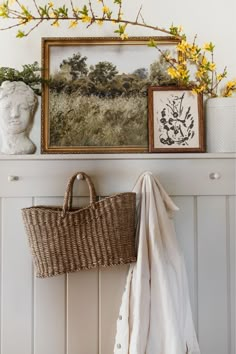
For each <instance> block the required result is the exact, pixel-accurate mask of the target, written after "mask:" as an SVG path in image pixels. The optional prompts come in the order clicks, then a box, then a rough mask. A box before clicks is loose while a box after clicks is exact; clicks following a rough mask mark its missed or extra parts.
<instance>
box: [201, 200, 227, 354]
mask: <svg viewBox="0 0 236 354" xmlns="http://www.w3.org/2000/svg"><path fill="white" fill-rule="evenodd" d="M197 207H198V257H199V258H198V274H199V281H198V284H199V293H198V295H199V299H198V304H199V316H198V317H199V340H200V347H201V350H202V354H223V353H224V354H228V353H229V351H228V350H229V344H228V330H229V328H228V316H227V314H228V307H227V300H228V294H227V289H228V288H227V259H226V256H227V253H226V245H227V241H226V198H225V197H214V196H213V197H199V198H198V203H197Z"/></svg>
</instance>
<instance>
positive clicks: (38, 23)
mask: <svg viewBox="0 0 236 354" xmlns="http://www.w3.org/2000/svg"><path fill="white" fill-rule="evenodd" d="M41 22H42V19H41V20H40V21H38V22H37V23H36V25H35V26H33V27H32V28H31V29H30V30H29V31H28V32H27V33H25V37H26V36H28V35H29V34H30V33H31V32H32V31H33V30H34V29H35V28H36V27H38V26H39V25H40V23H41Z"/></svg>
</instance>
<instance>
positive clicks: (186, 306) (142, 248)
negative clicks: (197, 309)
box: [114, 172, 200, 354]
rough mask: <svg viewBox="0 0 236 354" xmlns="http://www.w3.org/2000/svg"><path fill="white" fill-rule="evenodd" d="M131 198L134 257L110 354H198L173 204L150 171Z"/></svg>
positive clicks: (141, 180)
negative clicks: (133, 199) (135, 222)
mask: <svg viewBox="0 0 236 354" xmlns="http://www.w3.org/2000/svg"><path fill="white" fill-rule="evenodd" d="M133 192H136V197H137V216H138V218H137V219H138V225H137V231H136V232H137V234H136V237H137V241H138V242H137V243H138V260H137V263H136V264H132V265H131V266H130V269H129V272H128V275H127V281H126V288H125V291H124V294H123V298H122V304H121V308H120V313H119V318H118V320H117V334H116V342H115V347H114V353H115V354H185V353H189V354H190V353H191V354H192V353H194V354H199V353H200V350H199V346H198V342H197V339H196V334H195V329H194V325H193V320H192V312H191V308H190V299H189V291H188V284H187V277H186V270H185V265H184V261H183V257H182V255H181V252H180V250H179V246H178V242H177V239H176V234H175V230H174V226H173V220H172V213H173V212H174V211H176V210H178V208H177V207H176V206H175V204H174V203H173V202H172V200H171V199H170V197H169V196H168V195H167V193H166V192H165V190H164V189H163V187H162V186H161V184H160V182H159V181H158V179H157V178H155V177H154V176H153V175H152V173H151V172H145V173H144V174H143V175H141V176H140V177H139V179H138V181H137V183H136V185H135V187H134V189H133Z"/></svg>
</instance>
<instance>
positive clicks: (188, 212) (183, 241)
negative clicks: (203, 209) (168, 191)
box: [172, 197, 197, 330]
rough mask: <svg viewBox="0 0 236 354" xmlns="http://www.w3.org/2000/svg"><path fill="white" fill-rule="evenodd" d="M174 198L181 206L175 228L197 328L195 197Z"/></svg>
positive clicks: (176, 216)
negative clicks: (183, 260)
mask: <svg viewBox="0 0 236 354" xmlns="http://www.w3.org/2000/svg"><path fill="white" fill-rule="evenodd" d="M172 199H173V201H174V203H175V204H176V205H177V206H178V207H179V211H177V212H176V213H175V219H174V220H175V230H176V236H177V239H178V240H179V245H180V248H181V250H182V252H183V255H184V259H185V265H186V270H187V275H188V283H189V293H190V300H191V306H192V312H193V318H194V323H195V328H196V330H197V274H196V272H197V269H196V253H195V251H196V245H195V235H196V230H195V226H196V225H195V210H194V197H174V198H172Z"/></svg>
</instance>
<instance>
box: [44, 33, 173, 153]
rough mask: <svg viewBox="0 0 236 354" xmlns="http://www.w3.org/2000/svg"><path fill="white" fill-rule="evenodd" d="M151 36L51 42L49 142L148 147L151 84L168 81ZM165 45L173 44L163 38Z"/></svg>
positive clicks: (84, 147) (75, 147)
mask: <svg viewBox="0 0 236 354" xmlns="http://www.w3.org/2000/svg"><path fill="white" fill-rule="evenodd" d="M147 41H148V40H147V39H145V40H140V41H139V40H133V41H125V42H123V43H122V44H120V41H119V42H117V41H112V40H110V41H108V40H105V39H103V40H102V41H100V42H94V41H92V42H89V41H88V42H85V41H83V42H80V41H79V40H78V43H77V42H70V41H69V42H68V41H61V42H60V44H61V45H54V43H53V41H52V43H51V45H50V46H49V47H48V59H47V61H48V64H49V75H50V85H49V89H48V93H47V95H48V98H47V102H48V107H46V109H45V112H44V115H45V119H47V123H48V124H47V129H48V130H49V131H48V139H49V143H48V145H49V146H51V147H56V148H58V149H64V150H65V152H66V150H67V148H68V147H69V149H70V150H74V151H78V152H80V150H81V149H82V151H84V150H85V151H89V152H96V151H102V152H103V150H104V152H106V151H107V152H113V151H117V150H118V151H125V152H129V151H147V149H148V116H147V88H148V87H149V86H150V85H160V84H161V85H165V84H169V83H170V82H169V78H168V76H167V74H166V73H165V70H164V69H165V68H164V66H165V64H164V61H162V60H160V53H159V52H158V51H157V50H156V49H155V48H149V47H148V46H147ZM172 45H173V44H172ZM162 47H163V48H162V49H163V51H165V50H167V48H168V47H170V44H169V43H168V44H167V43H166V42H165V41H164V40H163V43H162Z"/></svg>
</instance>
